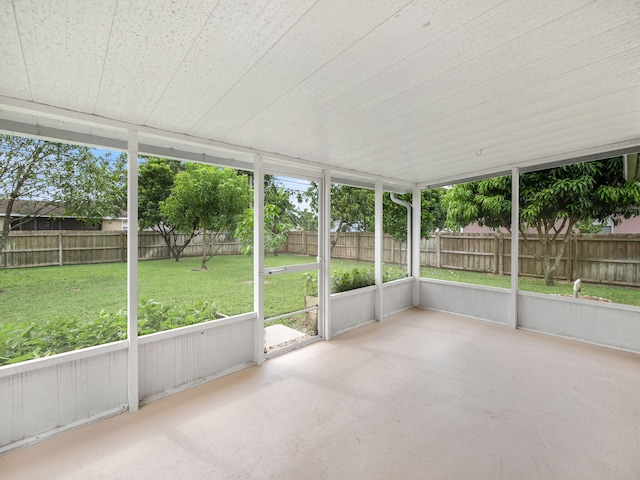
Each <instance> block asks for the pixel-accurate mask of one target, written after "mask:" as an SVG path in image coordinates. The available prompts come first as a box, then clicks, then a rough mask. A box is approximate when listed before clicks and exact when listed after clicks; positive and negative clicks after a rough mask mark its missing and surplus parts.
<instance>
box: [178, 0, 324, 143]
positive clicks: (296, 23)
mask: <svg viewBox="0 0 640 480" xmlns="http://www.w3.org/2000/svg"><path fill="white" fill-rule="evenodd" d="M319 2H320V0H316V1H315V2H313V5H311V6H310V7H309V8H308V9H307V10H306V11H305V12H304V14H302V15H301V16H300V18H298V19H297V20H296V21H295V22H294V23H293V24H292V25H291V26H290V27H289V28H288V29H287V31H286V32H284V33H283V34H282V35H281V36H280V38H279V39H278V40H277V41H276V42H274V44H273V45H271V46H270V47H269V49H268V50H267V51H266V52H264V53H263V54H262V55H261V56H260V58H258V59H257V60H256V61H255V62H253V64H252V65H251V66H250V67H249V68H248V69H247V70H246V71H245V72H244V73H243V74H242V75H241V76H240V78H238V79H237V80H236V81H235V82H233V85H231V86H230V87H229V88H227V90H226V91H225V92H224V93H223V94H222V95H221V96H220V98H218V100H216V101H215V103H214V104H213V105H211V107H209V108H208V109H207V111H206V112H205V113H203V114H202V115H201V116H200V117H199V118H198V119H196V120H195V121H194V122H192V123H191V125H189V127H188V128H187V130H186V132H187V133H189V132H191V131H192V130H193V128H194V126H195V125H197V124H198V123H199V122H200V120H202V119H203V118H204V117H206V116H207V115H208V114H209V112H211V111H212V110H213V109H214V108H215V107H216V105H218V103H220V101H221V100H222V99H223V98H224V97H226V96H227V94H228V93H229V92H230V91H231V90H233V89H234V88H235V86H236V85H238V83H240V82H241V81H242V79H243V78H244V77H246V76H247V74H248V73H249V72H250V71H252V70H253V68H254V67H255V66H256V65H257V64H258V63H260V61H261V60H262V59H263V58H264V57H265V56H267V55H268V54H269V52H270V51H271V50H273V49H274V48H275V47H276V45H278V44H279V43H280V42H281V41H282V39H283V38H284V37H286V36H287V34H288V33H289V32H290V31H291V30H292V29H293V28H294V27H295V26H296V25H298V23H300V21H301V20H302V19H303V18H304V17H306V16H307V15H308V13H309V12H310V11H311V10H312V9H313V7H315V6H316V5H317V4H318V3H319Z"/></svg>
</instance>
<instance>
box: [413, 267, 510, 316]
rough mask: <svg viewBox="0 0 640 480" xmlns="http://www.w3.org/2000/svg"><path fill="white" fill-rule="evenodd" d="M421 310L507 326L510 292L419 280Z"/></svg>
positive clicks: (477, 286) (492, 288)
mask: <svg viewBox="0 0 640 480" xmlns="http://www.w3.org/2000/svg"><path fill="white" fill-rule="evenodd" d="M420 288H421V293H420V298H421V301H422V305H421V306H422V308H429V309H433V310H440V311H443V312H450V313H457V314H460V315H466V316H469V317H474V318H479V319H482V320H489V321H492V322H497V323H503V324H505V325H507V324H508V323H509V298H510V294H511V292H510V290H507V289H505V288H494V287H485V286H481V285H470V284H466V283H455V282H445V281H439V280H427V279H424V278H423V279H420Z"/></svg>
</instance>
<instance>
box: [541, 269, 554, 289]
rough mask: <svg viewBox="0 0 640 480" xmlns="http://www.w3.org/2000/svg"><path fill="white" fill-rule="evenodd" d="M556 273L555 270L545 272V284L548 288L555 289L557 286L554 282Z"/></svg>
mask: <svg viewBox="0 0 640 480" xmlns="http://www.w3.org/2000/svg"><path fill="white" fill-rule="evenodd" d="M554 273H555V272H554V271H553V270H545V272H544V284H545V285H546V286H547V287H553V286H554V285H555V283H554V281H553V274H554Z"/></svg>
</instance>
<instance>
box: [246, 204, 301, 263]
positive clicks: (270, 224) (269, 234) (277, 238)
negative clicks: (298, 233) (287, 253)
mask: <svg viewBox="0 0 640 480" xmlns="http://www.w3.org/2000/svg"><path fill="white" fill-rule="evenodd" d="M291 228H292V225H291V224H290V223H288V222H287V218H286V217H284V216H282V214H281V211H280V207H278V206H277V205H274V204H269V205H265V206H264V253H265V254H266V253H273V254H275V253H277V251H278V250H279V249H280V248H281V247H282V245H283V244H284V243H285V242H286V241H287V236H288V234H289V231H290V230H291ZM235 238H236V239H238V241H240V242H242V252H243V253H244V254H245V255H248V254H251V253H253V208H247V209H246V210H245V211H244V213H243V214H242V217H241V219H240V221H239V222H238V225H237V227H236V231H235Z"/></svg>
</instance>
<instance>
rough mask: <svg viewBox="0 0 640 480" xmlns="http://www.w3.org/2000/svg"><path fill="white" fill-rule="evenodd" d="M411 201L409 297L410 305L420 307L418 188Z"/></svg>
mask: <svg viewBox="0 0 640 480" xmlns="http://www.w3.org/2000/svg"><path fill="white" fill-rule="evenodd" d="M411 197H412V198H411V201H412V204H413V208H412V209H411V214H412V216H413V218H412V222H413V228H412V229H411V236H412V237H413V238H412V241H411V265H412V267H411V273H412V275H413V290H412V292H411V293H412V295H411V303H412V304H413V306H414V307H421V306H422V299H421V298H420V256H421V254H420V248H421V243H422V239H421V236H422V232H421V231H420V229H421V224H422V222H421V212H420V208H421V207H422V201H421V200H422V190H420V187H415V188H414V189H413V192H412V196H411Z"/></svg>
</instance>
